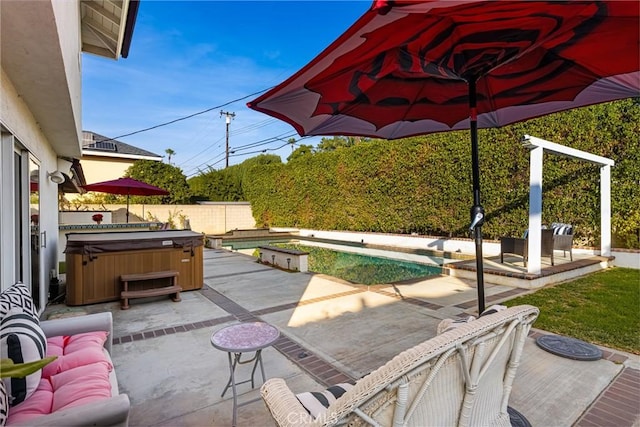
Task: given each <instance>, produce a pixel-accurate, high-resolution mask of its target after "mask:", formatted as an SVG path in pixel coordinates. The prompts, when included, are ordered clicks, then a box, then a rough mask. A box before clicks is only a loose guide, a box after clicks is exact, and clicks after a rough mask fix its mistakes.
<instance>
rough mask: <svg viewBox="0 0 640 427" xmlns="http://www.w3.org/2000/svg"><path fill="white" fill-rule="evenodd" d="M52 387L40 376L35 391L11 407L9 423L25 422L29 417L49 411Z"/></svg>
mask: <svg viewBox="0 0 640 427" xmlns="http://www.w3.org/2000/svg"><path fill="white" fill-rule="evenodd" d="M52 405H53V388H52V387H51V383H50V382H49V380H48V379H47V378H42V379H41V380H40V383H39V384H38V388H37V389H36V391H35V392H34V393H33V394H32V395H31V397H29V398H28V399H27V400H25V401H24V402H22V403H20V404H19V405H16V406H14V407H12V408H11V414H10V420H11V424H17V423H20V422H25V421H28V420H30V419H31V418H36V417H39V416H41V415H46V414H50V413H51V406H52Z"/></svg>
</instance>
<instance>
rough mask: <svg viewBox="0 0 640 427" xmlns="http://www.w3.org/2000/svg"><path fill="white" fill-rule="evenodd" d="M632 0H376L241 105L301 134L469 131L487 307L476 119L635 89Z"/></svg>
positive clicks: (638, 78)
mask: <svg viewBox="0 0 640 427" xmlns="http://www.w3.org/2000/svg"><path fill="white" fill-rule="evenodd" d="M639 11H640V2H637V1H577V0H575V1H491V2H489V1H478V0H456V1H453V0H437V1H425V0H398V1H392V0H379V1H375V2H374V3H373V6H372V7H371V8H370V9H369V10H368V11H367V12H366V13H365V14H364V15H363V16H362V17H361V18H360V19H359V20H358V21H357V22H356V23H355V24H353V25H352V26H351V28H349V29H348V30H347V31H346V32H345V33H344V34H343V35H341V36H340V37H339V38H338V39H337V40H336V41H335V42H333V43H332V44H331V45H330V46H329V47H328V48H327V49H325V50H324V51H323V52H322V53H321V54H320V55H318V56H317V57H316V58H315V59H313V60H312V61H311V62H310V63H309V64H307V65H306V66H305V67H304V68H302V69H301V70H300V71H298V72H297V73H296V74H294V75H293V76H292V77H290V78H289V79H287V80H286V81H285V82H283V83H282V84H280V85H278V86H276V87H275V88H273V89H272V90H270V91H268V92H267V93H265V94H264V95H262V96H260V97H259V98H257V99H256V100H254V101H252V102H249V103H248V106H249V107H250V108H253V109H255V110H258V111H262V112H264V113H266V114H269V115H272V116H274V117H277V118H279V119H282V120H284V121H286V122H288V123H290V124H291V125H293V126H294V127H295V129H296V130H297V131H298V133H299V134H300V135H302V136H304V135H358V136H369V137H374V138H385V139H395V138H402V137H407V136H413V135H420V134H426V133H431V132H442V131H449V130H456V129H470V130H471V153H472V169H473V170H472V172H473V207H472V208H471V227H470V228H471V230H473V231H474V235H475V246H476V266H477V280H478V299H479V303H478V304H479V310H480V311H483V310H484V276H483V265H482V223H483V221H484V209H483V207H482V205H481V199H480V168H479V163H478V138H477V129H478V128H488V127H497V126H503V125H506V124H509V123H514V122H518V121H521V120H526V119H530V118H533V117H538V116H541V115H544V114H549V113H553V112H557V111H562V110H567V109H570V108H575V107H582V106H586V105H591V104H596V103H600V102H606V101H612V100H616V99H622V98H628V97H633V96H639V95H640V72H639V68H640V58H639V51H640V36H639V34H640V29H639V21H640V13H639Z"/></svg>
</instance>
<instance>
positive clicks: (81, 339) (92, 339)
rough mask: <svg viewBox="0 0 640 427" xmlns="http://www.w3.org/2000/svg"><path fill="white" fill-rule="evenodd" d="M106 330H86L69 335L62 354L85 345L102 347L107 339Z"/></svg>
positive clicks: (85, 346)
mask: <svg viewBox="0 0 640 427" xmlns="http://www.w3.org/2000/svg"><path fill="white" fill-rule="evenodd" d="M107 335H108V333H107V332H106V331H95V332H86V333H83V334H76V335H71V336H70V337H69V339H68V340H67V343H66V345H65V347H64V354H68V353H73V352H74V351H78V350H80V349H83V348H87V347H94V346H96V347H98V348H100V349H102V347H104V343H105V341H106V340H107Z"/></svg>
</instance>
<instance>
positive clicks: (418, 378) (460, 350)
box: [261, 305, 539, 426]
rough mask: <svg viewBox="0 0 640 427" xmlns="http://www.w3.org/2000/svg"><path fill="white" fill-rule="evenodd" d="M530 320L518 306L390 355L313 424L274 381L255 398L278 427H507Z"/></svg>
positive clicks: (531, 313) (530, 311)
mask: <svg viewBox="0 0 640 427" xmlns="http://www.w3.org/2000/svg"><path fill="white" fill-rule="evenodd" d="M538 313H539V310H538V309H537V308H536V307H532V306H528V305H523V306H517V307H512V308H509V309H506V310H503V311H499V312H497V313H495V314H490V315H486V316H481V317H480V318H479V319H477V320H474V321H471V322H468V323H462V324H461V325H460V326H458V327H456V328H454V329H452V330H449V331H447V332H444V333H443V334H441V335H437V336H435V337H434V338H431V339H430V340H427V341H424V342H423V343H421V344H419V345H417V346H415V347H413V348H411V349H409V350H406V351H403V352H402V353H400V354H398V355H397V356H395V357H394V358H393V359H391V360H390V361H389V362H387V363H386V364H385V365H383V366H381V367H380V368H378V369H376V370H375V371H373V372H371V373H370V374H368V375H367V376H365V377H363V378H361V379H360V380H358V381H357V382H356V383H355V385H354V386H353V387H351V388H349V389H348V390H347V391H346V392H345V393H344V394H343V395H342V396H341V397H339V398H338V399H337V400H335V401H333V402H332V403H331V404H330V405H329V406H328V407H327V408H326V410H324V411H323V412H320V413H319V414H317V415H316V416H312V415H310V414H309V412H307V410H306V409H305V408H304V407H303V406H302V404H301V403H300V401H299V400H298V399H297V398H296V395H295V394H294V393H293V392H292V391H291V390H290V389H289V387H288V386H287V384H286V382H285V381H284V380H283V379H281V378H273V379H270V380H268V381H267V382H266V383H265V384H264V385H263V386H262V389H261V393H262V398H263V400H264V402H265V404H266V405H267V408H268V409H269V411H270V413H271V415H272V416H273V418H274V420H275V421H276V423H277V424H278V425H280V426H293V425H306V426H333V425H341V424H348V425H374V426H392V425H393V426H405V425H411V426H430V425H434V426H443V425H446V426H475V425H482V426H510V425H511V424H510V420H509V414H508V413H507V404H508V401H509V395H510V393H511V387H512V384H513V380H514V378H515V374H516V369H517V367H518V365H519V360H520V356H521V355H522V349H523V346H524V343H525V339H526V338H527V334H528V332H529V330H530V328H531V325H532V323H533V322H534V321H535V319H536V318H537V316H538ZM398 321H399V322H401V321H402V319H401V318H398Z"/></svg>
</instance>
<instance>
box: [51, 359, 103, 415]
mask: <svg viewBox="0 0 640 427" xmlns="http://www.w3.org/2000/svg"><path fill="white" fill-rule="evenodd" d="M51 384H52V385H53V389H54V392H53V405H52V408H51V410H52V412H56V411H59V410H62V409H66V408H70V407H73V406H78V405H84V404H87V403H89V402H93V401H96V400H100V399H105V398H109V397H111V383H110V382H109V370H108V369H107V366H106V365H105V364H104V363H92V364H90V365H85V366H80V367H77V368H73V369H69V370H67V371H64V372H62V373H60V374H57V375H54V376H52V377H51Z"/></svg>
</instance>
